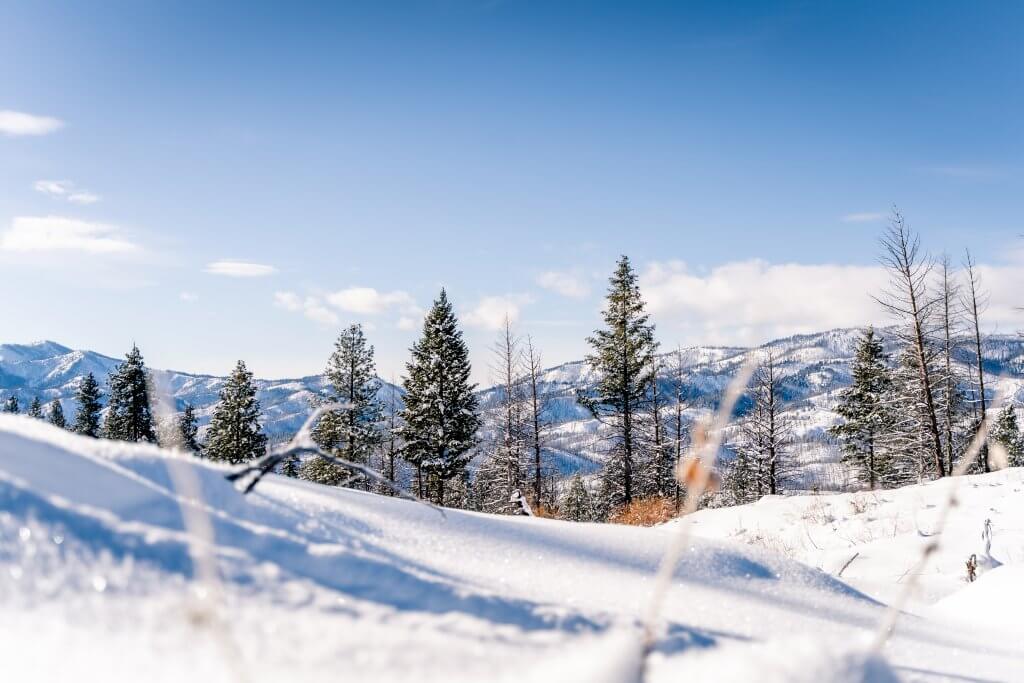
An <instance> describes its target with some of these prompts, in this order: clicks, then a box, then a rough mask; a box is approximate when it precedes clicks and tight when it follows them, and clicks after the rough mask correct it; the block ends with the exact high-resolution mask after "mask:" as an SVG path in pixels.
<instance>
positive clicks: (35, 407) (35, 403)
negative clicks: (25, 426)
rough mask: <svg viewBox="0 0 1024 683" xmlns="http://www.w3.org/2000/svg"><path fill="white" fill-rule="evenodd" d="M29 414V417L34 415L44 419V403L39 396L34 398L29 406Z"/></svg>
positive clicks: (38, 418)
mask: <svg viewBox="0 0 1024 683" xmlns="http://www.w3.org/2000/svg"><path fill="white" fill-rule="evenodd" d="M27 414H28V416H29V417H34V418H36V419H37V420H41V419H43V404H42V403H40V402H39V397H38V396H36V397H35V398H33V399H32V403H30V404H29V406H28V413H27Z"/></svg>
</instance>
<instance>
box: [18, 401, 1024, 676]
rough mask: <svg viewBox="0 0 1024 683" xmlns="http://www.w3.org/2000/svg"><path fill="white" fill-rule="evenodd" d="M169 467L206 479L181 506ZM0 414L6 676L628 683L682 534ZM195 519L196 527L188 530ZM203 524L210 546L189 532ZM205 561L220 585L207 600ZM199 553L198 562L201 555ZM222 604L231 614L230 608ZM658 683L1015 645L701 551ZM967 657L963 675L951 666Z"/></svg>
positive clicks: (982, 654)
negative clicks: (266, 470) (249, 474)
mask: <svg viewBox="0 0 1024 683" xmlns="http://www.w3.org/2000/svg"><path fill="white" fill-rule="evenodd" d="M169 466H174V467H175V468H177V469H176V470H175V471H181V470H183V471H184V472H185V473H191V474H192V475H194V476H195V477H196V479H197V480H198V482H199V484H200V488H201V491H202V500H197V499H192V498H189V497H186V496H183V495H182V494H180V493H178V492H177V491H176V488H175V487H174V485H173V484H172V479H171V475H170V471H171V470H170V469H169ZM225 472H226V470H225V469H224V468H222V467H218V466H215V465H212V464H210V463H207V462H204V461H200V460H196V459H193V458H189V457H186V456H179V455H174V454H170V453H167V452H164V451H161V450H159V449H157V448H155V447H151V446H138V445H129V444H120V443H113V442H104V441H96V440H88V439H84V438H81V437H77V436H74V435H71V434H68V433H66V432H61V431H59V430H56V429H53V428H51V427H49V426H48V425H46V424H43V423H40V422H39V421H33V420H29V419H27V418H24V417H11V416H0V605H2V609H0V661H2V662H4V669H5V672H10V673H12V674H13V680H19V681H26V680H28V681H36V680H39V681H43V680H45V681H51V680H72V679H73V680H76V681H85V680H104V681H110V680H133V681H135V680H146V681H163V680H167V681H171V680H173V681H178V682H180V681H181V680H183V679H184V680H188V679H186V678H185V677H190V678H189V679H191V680H203V681H205V680H251V681H256V680H260V681H262V680H266V681H280V680H289V681H305V680H311V681H319V680H325V681H326V680H338V679H344V680H358V681H371V680H372V681H376V680H383V681H390V680H416V681H463V680H465V681H485V680H486V681H502V680H516V681H542V680H543V681H550V680H560V681H588V682H591V681H602V680H608V681H611V680H614V681H629V680H637V679H636V677H635V675H634V674H635V670H636V663H637V643H638V638H639V634H638V632H637V629H636V626H637V618H638V615H640V614H641V613H642V610H643V607H644V605H645V604H646V600H647V597H648V595H649V592H650V590H651V583H652V582H651V576H652V575H653V573H654V570H655V568H656V565H657V561H658V559H659V557H660V556H661V554H662V552H663V550H664V548H665V545H666V543H667V541H668V539H669V538H670V533H671V530H669V529H666V528H656V529H641V528H630V527H618V526H611V525H589V524H572V523H566V522H558V521H551V520H542V519H524V518H507V517H491V516H486V515H481V514H476V513H468V512H460V511H453V510H451V511H446V512H445V514H444V515H443V516H442V515H441V514H440V513H439V512H438V511H437V510H435V509H431V508H429V507H426V506H424V505H419V504H416V503H411V502H407V501H401V500H395V499H392V498H385V497H380V496H375V495H372V494H369V493H363V492H358V491H352V490H343V489H331V488H324V487H320V486H317V485H314V484H309V483H306V482H299V481H294V480H288V479H283V478H279V477H274V476H271V477H269V478H268V479H267V480H265V481H264V482H263V483H261V484H260V486H259V487H258V488H257V490H256V491H255V492H254V493H253V494H250V495H249V496H242V495H241V494H239V493H238V492H237V491H236V490H235V489H234V488H232V487H231V486H230V485H229V483H228V482H227V481H226V480H224V478H223V474H224V473H225ZM183 510H184V511H185V512H188V513H189V514H188V515H183ZM196 511H203V512H205V513H206V515H208V517H209V520H210V523H211V524H212V528H213V534H214V537H215V539H216V541H215V544H214V545H213V546H210V545H209V544H208V543H206V542H205V541H204V536H203V534H201V533H199V532H197V531H196V529H197V527H196V526H195V525H194V524H186V523H185V520H186V519H189V520H191V519H193V513H195V512H196ZM190 548H193V549H197V552H200V553H202V552H207V551H209V552H212V553H213V554H214V557H215V559H216V566H217V571H218V573H219V575H220V577H221V581H222V587H221V589H220V590H219V591H214V590H213V588H212V587H211V586H209V585H207V584H202V583H198V582H197V581H195V580H194V579H195V577H196V567H197V565H195V564H194V563H193V559H192V556H191V555H190ZM204 548H205V549H206V550H205V551H204ZM218 594H220V595H221V596H222V597H220V598H217V597H216V596H217V595H218ZM664 607H665V609H664V614H665V616H666V618H667V624H666V628H665V630H664V632H663V633H661V635H660V637H659V640H658V643H657V648H656V652H655V654H654V655H652V657H651V658H650V660H649V668H648V674H649V675H648V677H647V679H646V680H650V681H678V680H706V679H707V677H708V675H709V672H711V671H714V672H716V676H715V677H716V679H717V680H734V681H748V680H777V681H783V680H784V681H795V680H807V681H810V680H849V681H854V680H860V681H862V680H872V681H884V680H892V678H891V673H892V671H895V672H896V673H897V674H899V675H900V676H901V678H902V679H903V680H964V679H965V678H966V679H968V680H1009V679H1011V678H1013V677H1014V675H1015V674H1019V672H1020V671H1022V670H1024V668H1022V667H1024V648H1022V646H1021V645H1020V644H1019V643H1013V642H1011V643H1008V642H1006V641H1005V640H1002V641H995V640H991V639H989V638H988V637H985V636H983V635H981V634H980V633H975V632H971V633H963V632H960V631H955V632H954V631H950V630H949V629H947V628H945V627H944V626H942V625H941V624H939V623H933V622H931V621H928V620H924V619H918V618H912V617H911V618H906V619H905V620H903V621H902V622H901V623H900V626H899V629H898V631H897V634H896V636H895V637H894V638H893V639H892V640H891V641H890V643H889V645H888V647H887V651H886V653H885V654H886V657H887V659H888V661H889V663H891V665H892V670H890V669H889V667H888V666H887V665H886V664H885V663H884V662H881V661H879V660H874V659H870V658H865V657H864V655H863V646H862V643H863V642H864V640H865V639H866V638H867V637H868V636H869V635H870V633H871V631H872V629H873V627H874V626H875V624H876V623H877V621H878V619H879V617H880V615H881V613H882V611H883V606H882V605H880V604H879V603H877V602H876V601H874V600H872V599H870V598H868V597H867V596H865V595H863V594H862V593H860V592H858V591H857V590H855V589H853V588H851V587H850V586H848V585H847V584H845V583H843V582H841V581H839V580H836V579H834V578H832V577H830V576H829V575H827V574H825V573H824V572H821V571H819V570H817V569H814V568H811V567H808V566H806V565H804V564H800V563H798V562H796V561H793V560H790V559H786V558H784V557H781V556H780V555H777V554H775V553H772V552H770V551H768V550H766V549H762V548H757V547H752V546H750V545H747V544H744V543H736V542H729V541H715V540H695V541H694V542H693V544H692V547H691V548H690V550H689V551H688V553H687V554H686V556H685V559H684V561H683V562H682V563H681V566H680V567H679V569H678V571H677V572H676V574H675V577H674V584H673V587H672V589H671V590H670V593H669V596H668V598H667V600H666V603H665V606H664ZM954 652H955V653H956V654H955V656H954V654H953V653H954Z"/></svg>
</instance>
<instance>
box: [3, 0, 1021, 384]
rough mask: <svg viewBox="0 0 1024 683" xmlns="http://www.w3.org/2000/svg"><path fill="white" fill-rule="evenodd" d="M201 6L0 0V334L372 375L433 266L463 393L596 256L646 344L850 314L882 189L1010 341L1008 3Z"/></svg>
mask: <svg viewBox="0 0 1024 683" xmlns="http://www.w3.org/2000/svg"><path fill="white" fill-rule="evenodd" d="M212 4H213V3H203V2H195V3H185V2H180V3H157V2H110V3H60V2H13V3H5V4H4V5H3V6H2V8H0V188H2V192H0V268H2V270H3V272H4V274H5V279H6V280H7V282H8V286H7V291H8V296H6V297H4V298H3V300H2V301H0V339H2V340H4V341H27V340H31V339H37V338H52V339H56V340H59V341H61V342H63V343H65V344H68V345H71V346H75V347H87V348H94V349H96V350H100V351H103V352H106V353H111V354H118V353H121V352H123V350H125V349H126V348H127V347H128V346H129V345H130V344H131V342H132V341H137V342H138V343H139V345H140V347H141V348H142V349H143V352H144V353H145V354H146V356H147V360H148V361H149V362H150V363H151V364H152V365H154V366H157V367H172V368H178V369H187V370H194V371H202V372H211V373H218V374H222V373H225V372H227V371H228V370H229V369H230V367H231V365H232V363H233V361H234V360H235V359H236V358H239V357H240V358H244V359H246V360H247V361H248V362H249V364H250V366H251V367H252V368H253V369H254V370H255V371H256V372H257V374H259V375H262V376H285V375H296V374H305V373H311V372H316V371H319V369H320V368H321V367H322V365H323V363H324V360H325V358H326V355H327V354H328V353H329V350H330V345H331V340H332V338H333V337H334V335H335V333H336V331H337V328H338V326H339V325H341V324H344V323H347V322H350V321H362V322H365V323H367V324H368V327H369V328H370V329H369V336H370V338H371V340H372V341H373V342H374V343H375V344H376V346H377V350H378V356H379V365H380V366H381V367H380V369H381V372H382V374H384V375H392V374H396V375H397V374H400V373H401V370H402V363H403V361H404V358H405V355H406V354H405V351H406V349H407V348H408V346H409V345H410V344H411V343H412V341H413V339H414V338H415V335H416V330H415V328H416V326H417V325H418V318H419V316H420V315H421V314H422V310H423V309H424V308H426V307H427V306H428V305H429V303H430V301H431V300H432V298H433V297H434V296H435V295H436V293H437V290H438V289H439V288H440V287H441V286H442V285H443V286H446V287H447V288H448V289H449V292H450V295H451V297H452V299H453V300H454V301H455V302H456V305H457V307H458V310H459V311H460V313H461V314H462V315H463V318H464V322H465V323H466V333H467V337H468V340H469V341H470V343H471V345H472V348H473V350H474V355H473V357H474V360H475V362H476V367H477V379H479V380H481V381H484V380H485V379H486V376H487V368H486V366H487V363H488V360H489V359H488V353H487V347H488V346H489V345H490V344H491V342H492V340H493V338H494V337H495V331H494V329H493V327H494V325H495V324H496V322H497V321H500V319H501V317H502V315H503V314H504V313H505V312H506V311H507V312H509V313H510V314H511V315H512V316H513V317H514V318H516V324H517V326H518V328H519V330H520V331H521V332H522V333H529V334H531V335H533V337H534V338H535V341H536V342H537V344H538V345H539V346H541V347H542V349H543V350H544V351H545V355H546V358H547V360H548V361H549V362H550V363H552V364H553V363H556V362H561V361H565V360H570V359H574V358H578V357H580V356H582V354H583V353H584V351H585V346H584V341H583V339H584V337H585V336H586V335H587V334H588V333H589V332H590V331H591V330H592V329H593V328H594V326H595V325H596V324H597V321H598V311H599V309H600V303H601V302H600V296H601V293H602V292H603V289H604V278H605V277H606V275H607V274H608V273H609V272H610V270H611V268H612V265H613V263H614V260H615V258H616V257H617V256H618V255H619V254H620V253H628V254H629V255H630V256H631V258H632V259H633V260H634V261H635V263H636V264H637V267H638V269H639V270H640V272H641V273H642V283H643V286H644V289H645V293H647V294H648V297H649V298H650V300H651V308H652V312H653V314H654V319H655V322H656V323H657V324H658V329H659V336H660V338H661V340H662V342H663V343H664V344H666V345H675V344H676V343H684V344H692V343H700V342H716V343H744V344H746V343H756V342H759V341H765V340H767V339H769V338H771V337H774V336H777V335H780V334H788V333H792V332H800V331H809V330H814V329H820V328H823V327H829V326H833V325H847V324H849V325H853V324H860V323H863V322H867V321H868V320H869V319H872V317H876V318H877V317H879V316H878V313H877V311H876V310H875V308H874V307H873V305H872V304H871V302H870V299H869V297H868V293H869V290H870V289H871V288H872V287H874V286H876V285H877V284H879V283H880V282H881V281H880V279H879V277H880V275H879V273H878V272H877V269H876V268H875V267H874V263H875V260H874V259H875V256H876V252H877V247H876V237H877V235H878V233H879V232H880V230H881V229H882V227H883V225H884V218H883V217H884V214H885V212H886V211H887V210H888V208H889V207H890V206H891V205H892V204H894V203H895V204H898V205H899V206H900V208H901V209H902V210H903V211H904V213H905V214H906V215H907V217H908V219H909V220H910V222H911V223H912V225H914V226H915V227H917V228H918V229H919V230H920V231H921V232H922V233H923V234H924V236H925V240H926V243H927V245H928V247H929V248H931V249H933V250H935V251H941V250H949V251H951V252H953V253H954V254H955V255H958V254H959V253H960V250H962V248H963V247H964V246H970V247H971V248H972V250H973V251H974V252H975V253H976V255H977V256H978V257H979V259H980V260H981V261H982V262H983V263H984V264H985V268H986V270H985V276H986V278H987V281H988V284H989V286H990V288H991V289H992V290H993V291H992V298H993V307H992V312H991V315H990V324H991V326H992V328H993V329H999V330H1001V331H1014V330H1015V329H1017V328H1016V327H1015V326H1016V325H1017V318H1016V317H1015V316H1016V315H1017V312H1016V310H1015V309H1014V305H1015V304H1016V303H1017V302H1016V301H1014V299H1015V297H1018V296H1019V292H1020V291H1022V290H1021V286H1022V285H1024V282H1022V281H1021V280H1020V276H1018V275H1017V274H1016V271H1017V270H1019V269H1018V268H1016V264H1017V263H1018V262H1020V259H1018V257H1017V252H1018V249H1019V241H1020V235H1021V234H1022V233H1024V225H1022V224H1021V223H1022V221H1021V218H1020V216H1021V208H1022V206H1021V204H1022V201H1021V197H1024V188H1022V182H1021V181H1022V175H1021V171H1022V168H1021V153H1022V147H1024V137H1022V135H1021V133H1022V131H1021V128H1022V126H1024V119H1022V118H1021V116H1020V115H1019V114H1020V112H1021V111H1022V110H1024V106H1022V105H1024V88H1022V85H1024V84H1022V75H1024V70H1022V66H1024V64H1022V53H1021V50H1020V46H1019V27H1020V26H1021V22H1022V20H1024V5H1022V4H1020V3H995V2H992V3H986V2H983V3H956V4H954V3H941V2H927V3H924V2H922V3H899V4H896V3H884V2H879V3H828V2H813V3H812V2H807V3H771V4H769V3H763V4H762V3H718V2H707V3H679V2H664V3H660V2H646V3H632V2H630V3H626V2H623V3H599V2H575V3H561V2H514V1H507V2H500V1H494V2H482V1H480V2H471V1H469V0H465V1H463V0H433V1H421V2H408V3H390V2H381V3H360V4H358V5H356V4H348V5H343V4H341V3H324V4H323V5H320V4H316V3H290V4H289V5H288V6H284V5H280V4H270V3H267V4H260V3H254V2H250V3H238V4H229V3H219V4H218V6H216V7H212V6H210V5H212ZM293 4H294V5H295V6H291V5H293ZM225 261H227V262H229V263H226V264H225V263H223V262H225ZM240 263H241V264H249V266H246V265H239V264H240ZM218 264H219V265H218ZM258 266H263V267H262V268H260V267H258ZM240 275H248V276H245V277H241V276H240Z"/></svg>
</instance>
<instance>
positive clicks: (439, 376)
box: [402, 289, 480, 505]
mask: <svg viewBox="0 0 1024 683" xmlns="http://www.w3.org/2000/svg"><path fill="white" fill-rule="evenodd" d="M411 351H412V359H411V360H410V362H409V363H407V364H406V372H407V373H408V376H407V377H405V378H404V380H403V384H404V387H405V391H406V394H405V409H404V410H403V411H402V419H403V420H404V422H405V426H404V428H403V430H402V435H403V437H404V439H405V444H404V446H403V456H404V457H405V459H406V460H407V461H408V462H409V463H410V464H411V465H413V467H415V468H416V473H417V477H416V478H417V486H418V488H419V493H420V495H421V496H422V495H424V492H425V490H426V491H427V492H428V493H429V496H430V498H431V500H433V501H434V502H435V503H438V504H439V505H444V504H445V502H446V498H445V483H446V482H448V481H450V480H451V479H453V478H454V477H457V476H461V475H462V473H463V470H465V468H466V464H467V463H468V462H469V458H470V456H469V452H470V450H471V449H472V448H473V447H474V446H475V445H476V432H477V428H478V427H479V425H480V418H479V417H478V416H477V397H476V394H474V393H473V391H474V389H475V388H476V385H475V384H471V383H470V381H469V377H470V373H471V368H470V364H469V349H468V348H467V347H466V342H465V341H463V339H462V332H461V331H460V330H459V328H458V320H456V318H455V313H454V311H453V310H452V305H451V303H450V302H449V301H448V295H447V293H446V292H445V291H444V290H443V289H442V290H441V295H440V296H439V297H438V299H437V300H436V301H435V302H434V305H433V306H432V307H431V309H430V312H429V313H427V316H426V319H425V320H424V321H423V336H422V337H420V339H419V340H418V341H417V342H416V343H415V344H414V345H413V347H412V349H411Z"/></svg>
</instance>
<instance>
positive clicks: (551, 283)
mask: <svg viewBox="0 0 1024 683" xmlns="http://www.w3.org/2000/svg"><path fill="white" fill-rule="evenodd" d="M537 284H538V285H540V286H541V287H543V288H544V289H548V290H551V291H552V292H556V293H558V294H561V295H562V296H565V297H569V298H570V299H585V298H586V297H588V296H590V282H589V281H588V280H587V277H586V275H585V274H584V273H583V272H582V271H580V270H572V271H559V270H549V271H547V272H544V273H541V274H540V275H538V276H537Z"/></svg>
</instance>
